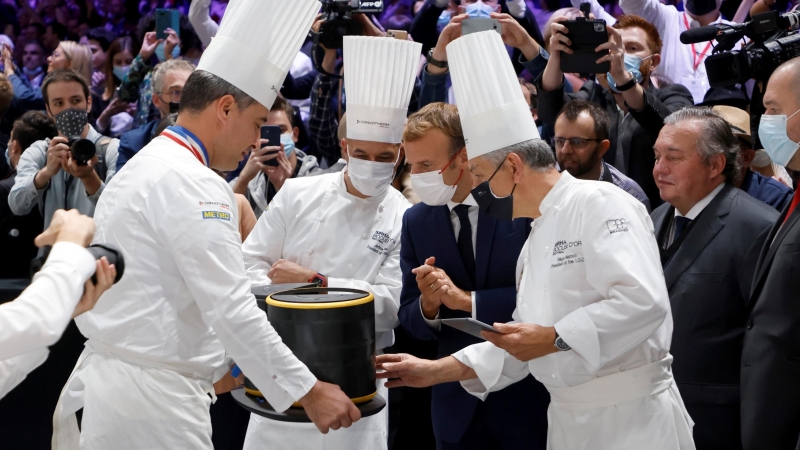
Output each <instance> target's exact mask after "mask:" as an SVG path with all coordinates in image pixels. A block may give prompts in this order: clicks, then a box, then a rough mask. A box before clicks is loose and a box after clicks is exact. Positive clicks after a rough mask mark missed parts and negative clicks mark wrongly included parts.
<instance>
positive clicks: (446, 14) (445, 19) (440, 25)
mask: <svg viewBox="0 0 800 450" xmlns="http://www.w3.org/2000/svg"><path fill="white" fill-rule="evenodd" d="M450 16H451V14H450V11H442V13H441V14H439V20H437V21H436V31H438V32H439V33H441V32H442V30H444V27H446V26H447V24H449V23H450Z"/></svg>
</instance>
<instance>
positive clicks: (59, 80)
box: [8, 69, 119, 227]
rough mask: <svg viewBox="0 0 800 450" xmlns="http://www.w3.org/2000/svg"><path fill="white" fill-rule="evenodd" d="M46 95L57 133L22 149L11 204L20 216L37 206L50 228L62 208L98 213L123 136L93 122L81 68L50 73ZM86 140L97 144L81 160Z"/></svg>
mask: <svg viewBox="0 0 800 450" xmlns="http://www.w3.org/2000/svg"><path fill="white" fill-rule="evenodd" d="M42 95H43V98H44V101H45V104H46V107H47V114H48V115H49V116H50V117H51V118H52V119H53V120H54V121H55V125H56V128H57V129H58V136H56V137H54V138H53V139H45V140H43V141H38V142H35V143H34V144H33V145H32V146H31V147H30V148H28V149H27V150H25V152H24V153H23V154H22V157H21V158H20V160H19V163H18V165H17V178H16V180H15V183H14V187H13V188H12V189H11V194H10V195H9V196H8V204H9V206H10V207H11V210H12V211H13V212H14V214H17V215H25V214H28V213H29V212H30V211H31V210H32V209H33V208H34V207H36V206H37V205H38V206H39V207H40V208H42V211H43V214H42V215H43V216H44V225H45V227H47V226H49V224H50V221H51V219H52V217H53V213H54V212H55V211H56V210H57V209H77V210H78V211H79V212H80V213H82V214H85V215H88V216H90V217H91V216H92V215H93V213H94V208H95V205H97V200H98V199H99V198H100V194H102V193H103V189H104V188H105V180H106V178H109V177H110V176H111V175H113V173H114V171H115V170H116V161H117V148H118V147H119V140H118V139H111V138H108V137H104V136H102V135H101V134H100V133H98V132H97V131H95V129H94V128H93V127H92V126H91V125H89V118H88V113H89V110H91V107H92V100H91V96H90V95H89V85H88V84H87V82H86V80H85V79H84V77H82V76H81V75H79V74H78V73H76V72H74V71H72V70H70V69H59V70H55V71H53V72H50V73H48V74H47V77H45V79H44V82H43V83H42ZM86 140H88V141H89V143H90V144H91V145H94V147H95V149H94V150H95V151H94V153H95V154H94V156H92V157H91V158H88V159H87V160H86V161H82V160H81V159H79V158H80V157H81V156H80V155H75V153H74V150H75V148H76V144H77V145H81V144H83V145H82V147H86V145H87V143H86Z"/></svg>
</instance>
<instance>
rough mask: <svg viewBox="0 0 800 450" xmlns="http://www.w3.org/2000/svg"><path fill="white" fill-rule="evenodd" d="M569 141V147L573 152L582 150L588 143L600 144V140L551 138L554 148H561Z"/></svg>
mask: <svg viewBox="0 0 800 450" xmlns="http://www.w3.org/2000/svg"><path fill="white" fill-rule="evenodd" d="M567 141H569V146H570V147H572V148H574V149H575V150H582V149H584V148H586V144H587V143H588V142H590V141H593V142H600V139H584V138H562V137H556V138H553V142H554V143H555V145H556V148H563V147H564V144H565V143H567Z"/></svg>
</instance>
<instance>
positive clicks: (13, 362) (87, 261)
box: [0, 242, 95, 398]
mask: <svg viewBox="0 0 800 450" xmlns="http://www.w3.org/2000/svg"><path fill="white" fill-rule="evenodd" d="M94 270H95V260H94V257H92V254H91V253H89V252H88V251H87V250H86V249H85V248H83V247H81V246H80V245H78V244H74V243H72V242H58V243H56V244H55V245H54V246H53V249H52V250H51V251H50V255H49V256H48V258H47V263H46V264H45V265H44V267H42V270H40V271H39V273H37V274H36V275H35V276H34V277H33V282H32V283H31V285H30V286H28V287H27V288H26V289H25V290H24V291H23V292H22V294H20V296H19V297H18V298H17V299H16V300H14V301H12V302H8V303H4V304H3V305H0V398H3V396H5V395H6V394H7V393H8V392H9V391H11V389H13V388H14V387H15V386H17V385H18V384H19V383H21V382H22V380H24V379H25V376H26V375H27V374H28V373H30V372H31V371H33V370H34V369H35V368H37V367H39V365H40V364H42V363H43V362H44V361H45V359H47V355H48V353H49V350H48V348H47V347H49V346H51V345H53V344H55V343H56V342H57V341H58V339H59V338H60V337H61V334H62V333H64V330H65V329H66V328H67V325H69V322H70V320H72V313H73V312H74V311H75V306H76V305H77V304H78V301H79V300H80V298H81V295H83V285H84V283H85V282H86V280H88V279H89V277H90V276H91V275H92V274H93V273H94Z"/></svg>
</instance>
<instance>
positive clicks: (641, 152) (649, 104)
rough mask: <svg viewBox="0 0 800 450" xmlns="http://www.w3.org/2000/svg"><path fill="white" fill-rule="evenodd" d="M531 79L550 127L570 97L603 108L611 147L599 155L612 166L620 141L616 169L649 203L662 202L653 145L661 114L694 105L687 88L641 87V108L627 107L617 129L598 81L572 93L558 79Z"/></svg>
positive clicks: (610, 100) (612, 106) (610, 99)
mask: <svg viewBox="0 0 800 450" xmlns="http://www.w3.org/2000/svg"><path fill="white" fill-rule="evenodd" d="M535 83H536V89H537V90H538V99H539V100H538V105H539V109H538V112H539V118H540V119H541V120H542V122H544V123H545V124H547V125H550V126H552V127H555V124H556V118H558V113H559V111H561V108H562V107H563V106H564V104H565V103H567V102H569V101H570V100H588V101H590V102H592V103H596V104H597V105H599V106H600V107H601V108H603V109H604V110H605V111H606V113H607V114H608V118H609V119H610V125H611V127H610V128H611V130H610V141H611V147H609V149H608V151H607V152H606V154H605V155H604V156H603V159H604V160H605V161H606V162H607V163H609V164H611V165H612V166H613V165H614V164H615V161H616V157H617V142H622V149H623V151H624V152H625V159H624V161H625V167H624V168H623V167H617V169H619V170H620V171H622V172H623V173H624V174H625V175H627V176H629V177H630V178H632V179H633V181H635V182H637V183H639V186H641V187H642V189H643V190H644V193H645V194H647V198H648V199H650V205H651V206H652V207H653V208H656V207H658V206H659V205H660V204H662V203H664V201H663V200H661V196H660V195H659V193H658V187H657V186H656V182H655V180H654V179H653V164H654V153H653V145H655V143H656V139H658V133H660V132H661V127H663V126H664V118H665V117H667V116H668V115H670V114H671V113H672V112H674V111H677V110H679V109H681V108H683V107H685V106H693V105H694V101H693V100H692V94H691V93H690V92H689V90H688V89H686V88H685V87H684V86H682V85H680V84H671V85H669V86H666V87H664V89H656V88H654V87H653V86H652V85H649V86H648V88H647V89H645V91H644V96H645V107H644V109H642V110H641V111H633V110H630V115H631V119H628V120H627V121H626V122H625V127H624V128H622V129H620V127H619V120H618V117H619V113H618V110H617V102H616V100H615V99H614V94H613V93H612V92H611V91H610V90H608V89H605V88H603V86H601V85H600V84H599V83H596V82H594V81H587V82H586V83H584V84H583V86H582V87H581V89H580V91H578V92H574V93H572V94H565V93H564V83H561V87H560V88H558V89H556V90H554V91H550V92H548V91H545V90H544V89H542V78H541V76H539V78H537V79H536V82H535ZM623 169H624V170H623Z"/></svg>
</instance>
